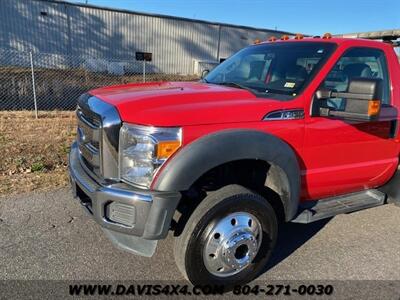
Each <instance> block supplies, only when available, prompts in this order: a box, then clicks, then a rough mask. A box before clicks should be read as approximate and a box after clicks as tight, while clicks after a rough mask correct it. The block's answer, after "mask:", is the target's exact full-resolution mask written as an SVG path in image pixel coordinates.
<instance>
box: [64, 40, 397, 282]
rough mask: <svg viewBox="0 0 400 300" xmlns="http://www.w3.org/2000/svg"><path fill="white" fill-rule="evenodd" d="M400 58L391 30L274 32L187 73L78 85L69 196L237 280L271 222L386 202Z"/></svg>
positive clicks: (123, 236) (183, 260)
mask: <svg viewBox="0 0 400 300" xmlns="http://www.w3.org/2000/svg"><path fill="white" fill-rule="evenodd" d="M399 78H400V66H399V63H398V58H397V56H396V53H395V51H394V50H393V45H392V44H391V43H386V42H379V41H372V40H366V39H346V38H333V37H331V36H330V35H325V36H324V37H315V38H303V37H302V36H301V35H297V36H296V37H295V38H289V37H282V39H280V40H277V39H275V38H272V39H270V41H268V42H263V43H257V44H255V45H251V46H249V47H247V48H245V49H242V50H240V51H239V52H238V53H236V54H234V55H233V56H232V57H230V58H229V59H227V60H225V61H224V62H223V63H221V64H220V65H218V66H217V67H216V68H215V69H213V70H212V71H211V72H209V73H208V74H207V75H206V76H205V77H203V78H202V79H201V80H200V81H199V82H153V83H143V84H127V85H121V86H112V87H104V88H99V89H95V90H92V91H90V92H88V93H87V94H84V95H82V96H81V97H80V99H79V101H78V108H77V118H78V136H77V141H76V142H75V143H74V144H73V145H72V148H71V153H70V158H69V162H70V177H71V183H72V187H73V192H74V196H75V197H76V198H77V199H79V202H80V203H81V204H82V205H83V207H84V208H85V210H86V211H87V212H88V213H89V215H90V216H92V217H93V218H94V219H95V220H96V222H97V223H98V224H99V225H100V226H101V227H102V228H103V230H104V232H105V234H106V235H107V236H108V237H109V238H110V239H111V241H112V242H113V243H114V244H115V245H116V246H117V247H119V248H122V249H124V250H126V251H130V252H132V253H134V254H138V255H143V256H152V255H153V253H154V252H155V249H156V245H157V242H158V240H160V239H163V238H165V237H166V236H167V234H168V233H169V232H171V234H173V236H174V243H175V246H174V253H175V260H176V263H177V265H178V268H179V270H180V271H181V272H182V274H183V276H184V277H185V278H186V279H188V280H190V281H191V282H192V283H194V284H201V283H213V284H221V285H224V286H226V287H228V288H229V287H233V286H234V285H236V284H244V283H246V282H249V281H251V280H252V279H254V278H256V277H257V276H258V275H259V274H260V273H261V272H262V271H263V270H264V268H265V266H266V264H267V263H268V261H269V258H270V255H271V253H272V251H273V249H274V245H275V242H276V239H277V235H278V227H279V224H280V223H282V222H297V223H311V222H314V221H317V220H320V219H324V218H329V217H332V216H335V215H337V214H340V213H350V212H353V211H356V210H361V209H366V208H370V207H373V206H377V205H383V204H385V203H387V202H398V201H399V199H400V198H399V197H400V196H399V195H398V192H397V190H398V187H397V186H398V183H399V180H400V179H399V177H398V175H397V170H398V165H399V150H400V148H399V130H398V126H399V115H398V108H399V105H400V85H399V82H400V81H399Z"/></svg>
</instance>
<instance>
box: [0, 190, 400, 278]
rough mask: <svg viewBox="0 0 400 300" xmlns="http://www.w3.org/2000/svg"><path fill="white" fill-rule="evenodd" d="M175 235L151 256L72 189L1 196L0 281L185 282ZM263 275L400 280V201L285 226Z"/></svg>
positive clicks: (163, 242) (265, 276)
mask: <svg viewBox="0 0 400 300" xmlns="http://www.w3.org/2000/svg"><path fill="white" fill-rule="evenodd" d="M172 243H173V241H172V237H171V236H170V237H169V238H167V239H166V240H164V241H161V242H159V244H158V248H157V251H156V254H155V255H154V256H153V257H152V258H144V257H138V256H134V255H132V254H130V253H126V252H123V251H121V250H118V249H116V248H114V247H113V245H112V244H111V242H110V241H108V239H107V238H106V237H105V235H104V234H103V232H102V230H101V228H100V227H99V226H98V225H97V224H95V222H94V221H93V220H91V219H90V218H89V217H88V216H87V214H86V213H85V212H84V211H83V210H82V208H81V207H80V205H79V204H78V203H77V202H76V201H75V200H74V199H73V198H72V196H71V193H70V190H69V189H67V188H63V189H58V190H54V191H49V192H45V193H32V194H26V195H19V196H12V197H0V280H4V279H52V280H65V279H67V280H80V279H90V280H98V279H100V280H156V281H157V280H171V281H174V280H182V279H183V278H182V277H181V275H180V273H179V271H178V269H177V267H176V266H175V263H174V258H173V253H172V248H173V247H172ZM259 279H260V280H274V279H275V280H325V279H326V280H400V207H398V206H394V205H392V204H390V205H384V206H381V207H376V208H371V209H368V210H364V211H360V212H356V213H352V214H348V215H340V216H337V217H335V218H333V219H330V220H327V221H321V222H318V223H314V224H310V225H300V224H287V225H285V226H283V227H282V228H281V229H280V239H279V241H278V246H277V248H276V251H275V254H274V255H273V258H272V260H271V263H270V265H269V267H268V271H267V272H266V273H264V274H263V275H262V276H261V277H260V278H259Z"/></svg>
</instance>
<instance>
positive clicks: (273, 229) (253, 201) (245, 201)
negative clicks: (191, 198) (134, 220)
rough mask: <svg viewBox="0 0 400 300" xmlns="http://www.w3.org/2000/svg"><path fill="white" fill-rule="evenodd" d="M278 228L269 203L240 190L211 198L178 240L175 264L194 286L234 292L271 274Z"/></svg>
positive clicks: (230, 189)
mask: <svg viewBox="0 0 400 300" xmlns="http://www.w3.org/2000/svg"><path fill="white" fill-rule="evenodd" d="M277 231H278V225H277V219H276V215H275V212H274V210H273V208H272V207H271V205H270V204H269V203H268V202H267V200H266V199H264V198H263V197H261V196H260V195H258V194H256V193H254V192H252V191H250V190H248V189H246V188H244V187H242V186H239V185H228V186H225V187H223V188H221V189H219V190H218V191H216V192H213V193H211V194H210V195H209V196H207V197H206V198H205V199H204V200H203V201H202V202H201V203H200V204H199V206H198V207H197V208H196V209H195V211H194V212H193V214H192V215H191V216H190V218H189V220H188V222H187V224H186V226H185V228H184V230H183V232H182V234H181V235H180V236H179V237H177V239H176V240H175V249H174V253H175V261H176V263H177V265H178V268H179V269H180V271H181V272H182V274H183V275H184V276H185V277H186V278H187V279H188V280H190V281H191V282H192V283H193V284H210V283H211V284H219V285H224V286H227V287H232V286H234V285H236V284H245V283H247V282H249V281H251V280H252V279H254V278H255V277H256V276H257V275H259V274H260V272H262V271H263V269H264V268H265V266H266V264H267V262H268V259H269V257H270V255H271V253H272V250H273V248H274V246H275V243H276V237H277Z"/></svg>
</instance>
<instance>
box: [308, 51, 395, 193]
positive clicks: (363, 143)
mask: <svg viewBox="0 0 400 300" xmlns="http://www.w3.org/2000/svg"><path fill="white" fill-rule="evenodd" d="M360 77H361V78H380V79H382V80H383V89H384V91H383V97H382V98H383V99H381V100H382V109H381V114H380V116H381V117H380V118H379V119H378V120H377V121H372V122H367V121H356V122H355V121H348V120H345V119H338V118H334V117H322V116H318V115H316V114H312V116H311V117H310V118H308V119H307V121H306V125H305V126H306V127H305V140H304V154H303V163H304V167H305V168H304V171H303V174H302V175H303V176H302V177H303V189H302V190H303V195H302V197H303V198H304V199H321V198H325V197H330V196H335V195H341V194H346V193H351V192H356V191H360V190H364V189H369V188H374V187H377V186H380V185H383V184H384V183H385V182H386V181H387V180H389V178H390V177H391V176H392V175H393V173H394V171H395V170H396V168H397V164H398V158H397V153H398V150H397V149H398V148H397V147H398V145H397V142H396V141H395V139H394V137H395V133H396V130H397V125H398V124H397V123H398V122H397V116H396V114H393V111H394V110H393V107H392V106H391V95H390V94H391V92H390V84H389V76H388V67H387V62H386V58H385V53H384V52H383V51H382V50H380V49H377V48H367V47H355V48H350V49H349V50H347V51H346V52H345V53H344V54H343V55H342V56H341V58H340V59H339V60H338V61H337V63H336V65H335V66H334V68H333V69H332V70H331V71H330V72H329V74H328V76H327V77H326V78H325V79H324V81H323V83H322V85H321V87H325V88H329V89H334V90H336V91H338V92H346V91H347V88H348V84H349V81H350V80H351V79H354V78H360ZM317 101H319V100H317ZM324 101H326V102H325V103H318V105H321V106H322V107H324V106H326V107H328V108H330V109H333V110H343V108H344V104H345V101H346V99H327V100H324ZM312 105H313V106H315V105H317V104H316V100H315V99H314V100H313V104H312ZM314 108H315V107H312V109H314Z"/></svg>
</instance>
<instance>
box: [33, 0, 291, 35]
mask: <svg viewBox="0 0 400 300" xmlns="http://www.w3.org/2000/svg"><path fill="white" fill-rule="evenodd" d="M34 1H39V2H48V3H53V4H54V3H55V4H64V5H70V6H78V7H87V8H93V9H99V10H106V11H113V12H120V13H126V14H132V15H141V16H148V17H156V18H164V19H172V20H178V21H186V22H193V23H202V24H209V25H217V26H224V27H233V28H240V29H250V30H257V31H265V32H267V31H269V32H275V33H277V34H289V35H293V33H291V32H287V31H282V30H274V29H269V28H258V27H252V26H246V25H235V24H229V23H222V22H212V21H206V20H199V19H190V18H185V17H178V16H169V15H163V14H157V13H147V12H140V11H133V10H128V9H122V8H111V7H106V6H97V5H92V4H85V3H73V2H69V1H63V0H34Z"/></svg>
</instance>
